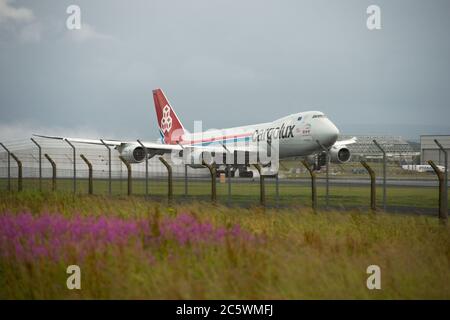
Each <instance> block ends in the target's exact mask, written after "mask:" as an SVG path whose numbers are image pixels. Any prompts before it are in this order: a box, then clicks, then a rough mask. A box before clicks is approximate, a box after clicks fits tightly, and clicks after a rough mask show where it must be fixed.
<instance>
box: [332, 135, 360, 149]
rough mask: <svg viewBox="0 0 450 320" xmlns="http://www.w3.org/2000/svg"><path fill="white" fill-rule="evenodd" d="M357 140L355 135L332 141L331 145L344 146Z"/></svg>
mask: <svg viewBox="0 0 450 320" xmlns="http://www.w3.org/2000/svg"><path fill="white" fill-rule="evenodd" d="M357 141H358V139H357V138H356V137H353V138H351V139H347V140H341V141H336V142H335V143H334V145H333V147H344V146H347V145H349V144H353V143H356V142H357Z"/></svg>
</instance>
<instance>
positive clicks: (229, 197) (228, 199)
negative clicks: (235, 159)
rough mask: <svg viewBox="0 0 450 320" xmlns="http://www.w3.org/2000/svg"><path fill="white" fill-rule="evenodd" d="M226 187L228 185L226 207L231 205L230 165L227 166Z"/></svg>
mask: <svg viewBox="0 0 450 320" xmlns="http://www.w3.org/2000/svg"><path fill="white" fill-rule="evenodd" d="M227 174H228V177H227V185H228V188H227V189H228V192H227V202H228V206H230V205H231V165H229V164H227Z"/></svg>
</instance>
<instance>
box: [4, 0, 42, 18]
mask: <svg viewBox="0 0 450 320" xmlns="http://www.w3.org/2000/svg"><path fill="white" fill-rule="evenodd" d="M12 2H14V1H13V0H0V22H3V21H8V20H9V21H16V22H30V21H33V20H34V14H33V11H31V10H30V9H28V8H23V7H20V8H15V7H13V6H12V5H11V3H12Z"/></svg>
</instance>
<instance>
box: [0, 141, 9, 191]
mask: <svg viewBox="0 0 450 320" xmlns="http://www.w3.org/2000/svg"><path fill="white" fill-rule="evenodd" d="M0 145H1V146H2V147H3V149H5V150H6V152H7V153H8V191H11V152H10V151H9V149H8V148H7V147H5V145H4V144H3V143H1V142H0Z"/></svg>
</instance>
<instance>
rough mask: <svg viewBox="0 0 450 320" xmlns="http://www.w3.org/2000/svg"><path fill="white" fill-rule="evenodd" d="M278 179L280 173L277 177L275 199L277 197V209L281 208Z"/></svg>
mask: <svg viewBox="0 0 450 320" xmlns="http://www.w3.org/2000/svg"><path fill="white" fill-rule="evenodd" d="M279 182H280V181H279V179H278V172H277V174H276V175H275V197H276V206H277V208H278V207H279V206H280V185H279Z"/></svg>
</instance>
